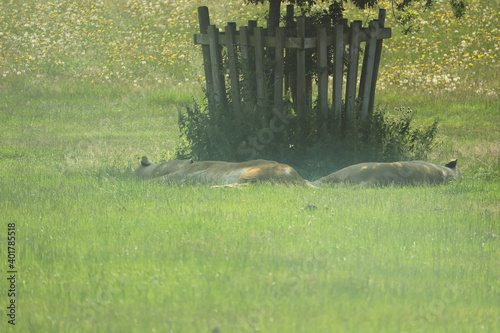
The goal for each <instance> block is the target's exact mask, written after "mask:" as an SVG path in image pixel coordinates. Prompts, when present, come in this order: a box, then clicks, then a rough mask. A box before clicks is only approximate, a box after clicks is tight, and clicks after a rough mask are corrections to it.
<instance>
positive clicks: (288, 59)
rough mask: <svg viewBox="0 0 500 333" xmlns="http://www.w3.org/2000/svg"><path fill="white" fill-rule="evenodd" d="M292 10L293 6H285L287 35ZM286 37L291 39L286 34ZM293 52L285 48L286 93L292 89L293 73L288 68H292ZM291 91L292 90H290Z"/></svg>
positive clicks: (291, 20) (291, 18)
mask: <svg viewBox="0 0 500 333" xmlns="http://www.w3.org/2000/svg"><path fill="white" fill-rule="evenodd" d="M293 9H294V5H287V6H286V16H285V22H286V23H285V26H286V27H287V28H288V29H287V31H286V32H287V33H289V32H290V30H291V29H290V28H291V27H292V25H293ZM287 37H291V36H289V35H288V34H287ZM294 52H295V51H294V50H292V49H289V48H287V49H286V50H285V61H286V66H287V68H286V69H285V91H288V89H292V88H291V85H292V84H291V81H294V79H292V76H294V74H295V73H290V67H291V66H293V65H292V62H293V55H294ZM292 90H293V89H292Z"/></svg>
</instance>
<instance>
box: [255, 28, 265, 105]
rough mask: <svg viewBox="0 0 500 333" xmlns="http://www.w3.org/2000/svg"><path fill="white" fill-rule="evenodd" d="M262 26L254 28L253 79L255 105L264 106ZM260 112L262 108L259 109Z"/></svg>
mask: <svg viewBox="0 0 500 333" xmlns="http://www.w3.org/2000/svg"><path fill="white" fill-rule="evenodd" d="M263 30H264V29H263V28H262V27H257V28H255V29H254V32H255V36H254V37H255V80H256V81H257V82H256V83H257V106H258V107H259V108H262V107H264V98H265V82H264V32H263ZM260 111H261V112H262V110H260Z"/></svg>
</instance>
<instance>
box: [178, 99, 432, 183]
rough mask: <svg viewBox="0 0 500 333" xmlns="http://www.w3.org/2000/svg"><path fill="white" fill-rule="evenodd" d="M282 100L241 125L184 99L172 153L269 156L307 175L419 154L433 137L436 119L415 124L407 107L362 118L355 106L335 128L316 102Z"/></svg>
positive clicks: (234, 158)
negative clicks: (301, 104)
mask: <svg viewBox="0 0 500 333" xmlns="http://www.w3.org/2000/svg"><path fill="white" fill-rule="evenodd" d="M286 102H287V105H288V107H287V112H286V113H285V114H284V115H279V114H277V113H276V112H273V111H272V110H270V109H265V110H264V111H265V112H262V113H260V116H261V117H259V116H257V115H256V113H255V112H252V111H250V112H249V113H248V114H245V115H242V116H244V117H243V119H244V121H243V124H244V126H241V127H240V128H239V129H237V128H236V127H235V126H234V124H233V120H232V118H231V117H230V116H228V115H230V109H226V108H221V107H217V108H210V107H209V105H210V103H207V104H205V105H199V104H197V103H196V102H194V104H193V105H186V107H185V111H182V110H179V129H180V132H181V136H182V138H183V141H182V144H181V145H179V146H178V147H177V158H187V157H194V158H196V159H200V160H227V161H244V160H249V159H255V158H264V159H272V160H277V161H280V162H283V163H288V164H291V165H293V166H294V167H296V168H297V169H298V170H299V172H301V173H302V174H304V175H305V176H306V177H311V176H314V175H317V174H324V173H325V172H327V171H328V170H332V169H336V168H341V167H344V166H346V165H350V164H354V163H359V162H366V161H394V160H409V159H425V158H426V157H427V154H428V153H429V152H430V151H431V150H432V148H434V146H435V143H436V142H435V137H436V133H437V129H438V127H437V125H438V122H437V121H434V123H432V124H431V125H430V126H427V127H422V126H421V127H419V126H415V125H414V123H413V120H414V116H413V113H412V111H411V109H410V108H405V107H401V108H396V110H395V111H396V115H390V114H389V113H388V112H386V110H385V109H383V108H380V107H379V108H377V109H376V110H375V111H374V113H373V115H371V116H370V117H368V118H366V119H362V117H361V112H360V107H357V108H356V112H355V116H354V119H353V121H352V122H351V123H350V124H346V125H345V126H343V128H339V127H338V125H337V124H338V119H337V118H336V117H330V118H329V119H328V120H325V119H324V118H323V117H322V115H320V114H319V109H318V108H317V107H312V108H310V109H309V110H308V112H306V113H305V114H303V115H298V114H296V113H295V111H294V110H293V108H292V106H291V105H292V103H291V101H290V100H288V101H286ZM254 111H255V110H254ZM260 111H263V110H260ZM262 119H267V121H263V120H262Z"/></svg>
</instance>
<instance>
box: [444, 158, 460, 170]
mask: <svg viewBox="0 0 500 333" xmlns="http://www.w3.org/2000/svg"><path fill="white" fill-rule="evenodd" d="M457 161H458V160H457V159H456V158H455V159H454V160H451V161H450V162H448V163H447V164H446V165H445V167H447V168H450V169H455V167H456V166H457Z"/></svg>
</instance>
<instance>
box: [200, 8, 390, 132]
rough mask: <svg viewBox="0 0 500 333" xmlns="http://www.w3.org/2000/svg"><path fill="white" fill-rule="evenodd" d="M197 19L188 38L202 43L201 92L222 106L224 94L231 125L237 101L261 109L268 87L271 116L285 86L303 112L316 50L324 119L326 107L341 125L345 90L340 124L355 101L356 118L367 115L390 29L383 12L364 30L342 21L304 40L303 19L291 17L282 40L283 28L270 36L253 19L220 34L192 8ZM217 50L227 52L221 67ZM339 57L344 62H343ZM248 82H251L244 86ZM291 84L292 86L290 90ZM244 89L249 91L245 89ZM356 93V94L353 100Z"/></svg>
mask: <svg viewBox="0 0 500 333" xmlns="http://www.w3.org/2000/svg"><path fill="white" fill-rule="evenodd" d="M287 11H288V8H287ZM198 17H199V23H200V33H198V34H195V35H194V43H195V44H201V45H202V52H203V60H204V68H205V78H206V85H207V91H210V92H213V94H214V97H215V102H216V103H217V104H219V105H223V106H227V96H226V92H228V93H229V94H230V96H231V100H232V103H231V106H232V112H233V114H234V122H235V125H236V126H239V125H240V119H241V115H240V113H241V112H243V110H242V109H241V102H242V100H246V101H247V102H248V100H251V98H255V102H256V105H257V106H258V107H261V106H263V105H264V100H265V98H267V97H268V96H269V92H268V91H266V89H269V87H272V89H273V91H272V92H271V93H272V103H273V108H274V112H279V113H280V114H282V112H283V107H284V105H283V98H284V94H285V93H286V91H285V90H286V89H288V88H290V89H291V90H294V91H295V93H294V98H296V101H294V105H295V108H296V113H297V114H298V115H300V114H302V113H303V112H305V110H306V109H307V105H308V103H310V101H311V100H313V98H312V97H313V96H308V95H310V94H311V92H312V90H310V91H308V89H307V87H308V86H311V85H310V84H308V83H307V80H309V81H310V78H308V77H306V73H307V68H306V50H308V49H316V54H317V73H318V74H317V75H318V78H317V83H318V84H317V86H318V87H317V88H318V89H317V103H318V106H319V108H320V110H321V115H323V117H324V118H325V120H328V118H329V117H330V116H331V115H330V114H329V112H330V111H329V110H330V108H329V104H330V103H331V105H332V108H331V110H333V112H334V116H335V117H336V119H338V120H339V121H343V120H342V103H343V99H342V95H343V92H345V100H344V103H345V113H344V116H345V117H346V119H345V120H344V121H346V122H350V121H351V120H352V117H353V108H354V105H355V103H356V102H357V101H359V102H360V103H361V110H362V117H367V116H368V115H369V114H370V113H371V112H372V111H373V106H374V97H375V86H376V82H377V73H378V69H379V63H380V57H381V52H382V41H383V39H386V38H390V37H391V29H390V28H385V27H384V22H385V10H383V9H381V10H380V11H379V17H378V20H373V21H371V22H369V24H368V27H365V28H363V27H362V24H361V21H353V22H352V23H351V24H350V26H348V25H347V21H346V20H344V21H343V22H342V23H341V24H338V25H336V26H334V27H333V29H327V28H326V27H320V28H318V29H317V30H316V35H315V36H313V37H307V36H306V33H305V32H306V27H305V19H304V17H299V18H297V21H296V27H297V31H296V33H293V36H292V35H291V36H286V35H285V28H283V27H278V28H276V31H275V33H274V35H273V36H268V34H267V29H264V28H262V27H258V26H257V22H256V21H249V22H248V26H242V27H240V29H239V31H237V30H236V24H235V23H228V24H227V25H226V27H225V30H224V32H220V31H219V29H218V28H217V27H215V26H214V25H210V18H209V13H208V8H207V7H199V8H198ZM327 31H333V34H330V35H329V34H328V33H327ZM361 43H364V45H365V47H364V52H363V62H362V67H361V77H360V80H359V88H358V87H357V85H358V72H359V57H360V51H361V45H362V44H361ZM223 46H224V47H226V52H227V57H224V58H225V59H226V60H225V61H226V62H225V63H223V57H222V47H223ZM330 48H333V57H329V54H331V52H328V50H329V49H330ZM346 52H347V53H346ZM270 54H271V55H272V57H273V58H274V61H273V62H272V63H273V65H272V66H273V68H271V70H270V71H269V72H272V74H273V75H272V78H273V81H274V82H273V84H271V85H269V84H268V82H266V75H265V71H266V67H265V66H266V64H265V59H266V57H269V55H270ZM287 58H288V59H287ZM332 58H333V59H332ZM344 58H346V59H347V61H344V60H345V59H344ZM290 59H293V61H294V62H296V65H295V66H294V67H295V68H294V69H293V70H289V71H287V72H286V71H285V66H284V64H285V63H286V62H287V61H288V62H289V61H290ZM244 66H245V67H246V68H247V69H249V71H247V73H246V75H247V76H248V77H244V78H243V79H241V78H242V76H243V75H244V74H245V73H243V72H244V71H242V67H244ZM345 66H347V71H346V75H347V77H346V80H345V81H346V86H345V87H343V82H344V72H345V71H344V68H345ZM227 72H228V73H227ZM248 73H251V74H248ZM290 75H292V76H293V77H290ZM329 75H331V76H332V82H333V84H332V88H331V92H329V81H330V80H329ZM226 78H229V81H230V88H229V89H226V83H225V81H226ZM250 80H251V81H253V82H251V83H250V84H249V83H248V82H249V81H250ZM284 83H286V84H285V85H284ZM291 83H293V84H294V85H296V86H290V84H291ZM309 83H310V82H309ZM241 85H246V86H245V88H246V89H243V93H244V96H241V91H242V90H240V86H241ZM250 87H252V89H255V91H249V90H248V89H249V88H250ZM356 92H358V95H357V98H356ZM266 93H267V94H266ZM245 94H246V95H245ZM252 96H253V97H252ZM266 96H267V97H266ZM329 96H331V97H330V98H331V102H329ZM339 125H340V123H339Z"/></svg>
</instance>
